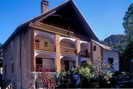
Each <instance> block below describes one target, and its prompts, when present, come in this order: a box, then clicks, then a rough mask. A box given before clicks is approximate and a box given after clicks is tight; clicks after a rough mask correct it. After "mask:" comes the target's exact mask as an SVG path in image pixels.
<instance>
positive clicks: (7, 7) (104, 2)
mask: <svg viewBox="0 0 133 89" xmlns="http://www.w3.org/2000/svg"><path fill="white" fill-rule="evenodd" d="M49 1H50V8H53V7H55V6H57V5H59V4H61V3H62V2H63V1H65V0H49ZM74 1H75V4H76V6H77V7H78V8H79V9H80V11H81V13H82V14H83V15H84V17H85V19H86V20H87V22H88V23H89V25H90V26H91V28H92V29H93V32H94V33H95V34H96V36H97V37H98V38H99V39H100V40H103V39H104V38H106V37H107V36H109V35H111V34H121V33H124V28H123V26H122V21H123V16H124V14H125V12H126V11H127V8H128V7H129V5H130V4H131V3H132V0H74ZM38 15H40V0H2V1H1V3H0V43H4V42H5V41H6V40H7V39H8V37H9V36H10V35H11V33H13V32H14V30H15V28H16V27H17V26H19V25H20V24H22V23H24V22H26V21H28V20H30V19H32V18H34V17H36V16H38Z"/></svg>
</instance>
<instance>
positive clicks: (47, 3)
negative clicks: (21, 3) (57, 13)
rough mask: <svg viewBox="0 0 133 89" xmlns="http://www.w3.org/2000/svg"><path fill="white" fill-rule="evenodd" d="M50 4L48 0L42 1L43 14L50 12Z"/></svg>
mask: <svg viewBox="0 0 133 89" xmlns="http://www.w3.org/2000/svg"><path fill="white" fill-rule="evenodd" d="M48 6H49V2H48V0H41V13H42V14H44V13H46V12H47V11H48Z"/></svg>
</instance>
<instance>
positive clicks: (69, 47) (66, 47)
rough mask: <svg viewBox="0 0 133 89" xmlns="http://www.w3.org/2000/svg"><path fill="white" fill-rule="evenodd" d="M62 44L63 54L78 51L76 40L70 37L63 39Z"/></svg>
mask: <svg viewBox="0 0 133 89" xmlns="http://www.w3.org/2000/svg"><path fill="white" fill-rule="evenodd" d="M60 44H61V53H62V54H75V53H76V45H75V41H72V40H70V39H63V40H61V42H60Z"/></svg>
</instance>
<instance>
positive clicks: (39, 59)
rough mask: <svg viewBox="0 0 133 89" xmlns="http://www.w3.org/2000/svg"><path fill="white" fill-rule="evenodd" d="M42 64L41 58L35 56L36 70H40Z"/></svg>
mask: <svg viewBox="0 0 133 89" xmlns="http://www.w3.org/2000/svg"><path fill="white" fill-rule="evenodd" d="M42 65H43V61H42V58H39V57H37V58H36V71H41V70H42V67H43V66H42Z"/></svg>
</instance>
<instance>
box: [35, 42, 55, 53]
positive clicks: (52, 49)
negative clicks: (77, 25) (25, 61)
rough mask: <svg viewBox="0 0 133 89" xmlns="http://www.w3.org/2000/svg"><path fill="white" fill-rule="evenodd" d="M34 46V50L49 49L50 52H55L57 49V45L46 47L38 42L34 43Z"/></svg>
mask: <svg viewBox="0 0 133 89" xmlns="http://www.w3.org/2000/svg"><path fill="white" fill-rule="evenodd" d="M33 48H34V50H43V51H48V52H54V51H55V47H54V48H53V47H50V46H48V47H45V46H41V45H39V44H36V43H34V47H33Z"/></svg>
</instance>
